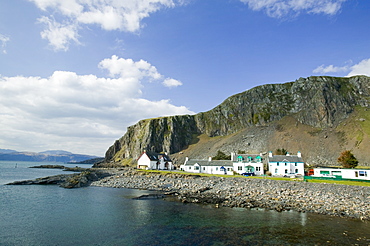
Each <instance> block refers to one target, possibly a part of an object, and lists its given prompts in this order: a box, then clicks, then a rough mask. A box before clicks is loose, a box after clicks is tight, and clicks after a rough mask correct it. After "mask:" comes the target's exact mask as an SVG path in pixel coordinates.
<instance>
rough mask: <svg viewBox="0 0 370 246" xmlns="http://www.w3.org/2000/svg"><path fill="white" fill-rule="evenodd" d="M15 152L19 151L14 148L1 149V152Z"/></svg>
mask: <svg viewBox="0 0 370 246" xmlns="http://www.w3.org/2000/svg"><path fill="white" fill-rule="evenodd" d="M14 152H17V151H15V150H12V149H0V153H4V154H5V153H14Z"/></svg>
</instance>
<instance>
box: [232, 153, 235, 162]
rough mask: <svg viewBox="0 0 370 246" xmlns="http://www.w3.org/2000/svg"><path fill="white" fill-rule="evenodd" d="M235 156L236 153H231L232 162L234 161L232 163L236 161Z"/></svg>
mask: <svg viewBox="0 0 370 246" xmlns="http://www.w3.org/2000/svg"><path fill="white" fill-rule="evenodd" d="M235 155H236V154H235V153H234V152H231V160H232V161H234V159H235Z"/></svg>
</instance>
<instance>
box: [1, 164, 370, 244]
mask: <svg viewBox="0 0 370 246" xmlns="http://www.w3.org/2000/svg"><path fill="white" fill-rule="evenodd" d="M36 164H40V163H31V165H36ZM27 165H28V164H21V163H18V167H17V168H18V171H16V170H13V169H15V168H14V166H13V165H12V163H11V164H6V163H2V162H0V217H1V220H0V228H1V230H0V245H252V244H253V245H356V244H358V245H370V224H369V223H368V222H361V221H359V220H352V219H343V218H337V217H329V216H324V215H316V214H309V213H297V212H294V211H288V212H281V213H279V212H276V211H270V210H262V209H254V210H249V209H241V208H215V207H214V206H211V205H207V206H204V205H195V204H183V203H180V202H175V201H173V199H165V200H163V199H145V200H135V199H132V198H134V197H138V196H140V195H144V194H151V193H156V192H151V191H145V190H131V189H114V188H102V187H87V188H79V189H63V188H60V187H58V186H55V185H49V186H44V185H26V186H5V185H3V184H4V183H7V182H11V181H15V180H12V179H13V178H18V177H20V176H21V177H22V179H30V178H34V177H33V176H34V175H37V174H35V173H34V172H40V176H39V177H42V176H46V175H52V174H59V173H60V172H61V171H60V170H41V169H29V168H26V167H27ZM9 169H11V170H9ZM37 170H38V171H37ZM45 173H50V174H46V175H45ZM30 176H32V177H30ZM16 180H18V179H16ZM4 181H6V182H4Z"/></svg>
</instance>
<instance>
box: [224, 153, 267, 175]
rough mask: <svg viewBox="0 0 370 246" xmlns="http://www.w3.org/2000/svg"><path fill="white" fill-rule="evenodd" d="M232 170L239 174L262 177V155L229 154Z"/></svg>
mask: <svg viewBox="0 0 370 246" xmlns="http://www.w3.org/2000/svg"><path fill="white" fill-rule="evenodd" d="M231 160H232V162H233V169H234V171H235V172H237V173H239V174H243V173H247V174H253V175H258V176H259V175H264V167H263V157H262V154H259V155H251V154H235V153H231Z"/></svg>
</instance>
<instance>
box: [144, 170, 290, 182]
mask: <svg viewBox="0 0 370 246" xmlns="http://www.w3.org/2000/svg"><path fill="white" fill-rule="evenodd" d="M138 171H139V172H147V173H161V174H168V173H177V174H185V175H196V176H202V177H223V178H235V177H238V178H246V179H271V180H285V181H297V179H291V178H284V177H270V176H249V177H246V176H243V175H227V174H209V173H190V172H184V171H163V170H138Z"/></svg>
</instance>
